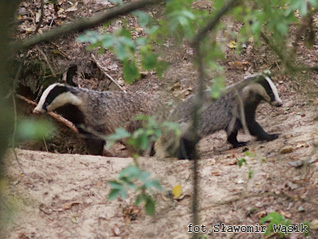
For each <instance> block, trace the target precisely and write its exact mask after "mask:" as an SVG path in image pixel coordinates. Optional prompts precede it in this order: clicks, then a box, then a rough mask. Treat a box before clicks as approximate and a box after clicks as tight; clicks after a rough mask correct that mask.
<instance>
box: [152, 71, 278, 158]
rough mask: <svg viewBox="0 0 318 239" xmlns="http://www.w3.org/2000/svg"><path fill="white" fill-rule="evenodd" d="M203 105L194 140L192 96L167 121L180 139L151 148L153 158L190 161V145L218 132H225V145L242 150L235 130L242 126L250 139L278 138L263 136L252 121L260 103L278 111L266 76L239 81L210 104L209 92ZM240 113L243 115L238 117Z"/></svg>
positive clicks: (168, 137)
mask: <svg viewBox="0 0 318 239" xmlns="http://www.w3.org/2000/svg"><path fill="white" fill-rule="evenodd" d="M204 99H205V100H204V103H203V105H202V107H201V109H200V112H199V122H198V138H196V134H194V133H193V132H191V128H190V127H191V115H192V114H191V112H192V108H193V105H194V100H195V96H190V97H189V98H188V99H186V100H185V101H184V102H183V103H181V105H179V106H178V107H177V108H176V109H175V110H174V111H173V112H172V114H171V116H170V119H169V121H173V122H176V123H178V124H179V125H180V128H181V136H180V139H176V136H174V137H173V136H172V135H171V134H169V133H167V134H164V135H163V136H162V137H161V138H160V139H159V140H158V141H157V142H156V144H155V150H156V155H157V156H158V157H159V158H165V157H178V158H179V159H185V158H187V159H191V158H192V157H193V151H194V145H195V144H196V143H197V142H198V141H199V140H200V139H201V138H203V137H205V136H207V135H210V134H213V133H214V132H217V131H219V130H225V131H226V133H227V141H228V142H229V143H230V144H232V145H233V147H239V146H243V145H245V144H246V143H245V142H238V141H237V133H238V130H239V129H241V128H243V125H244V122H245V123H246V126H247V128H248V130H249V132H250V134H251V135H253V136H256V137H257V139H258V140H266V141H270V140H274V139H276V138H277V137H278V134H267V133H266V132H265V131H264V130H263V128H262V127H261V126H260V125H259V124H258V123H257V122H256V120H255V112H256V108H257V106H258V105H259V103H260V102H261V101H266V102H267V103H269V104H271V105H273V106H276V107H280V106H282V104H283V103H282V100H281V99H280V98H279V95H278V91H277V88H276V87H275V85H274V83H273V81H272V80H271V79H270V77H269V76H268V75H266V74H255V75H252V76H249V77H247V78H245V79H244V80H243V81H241V82H239V83H237V84H235V85H232V86H230V87H228V88H226V90H225V93H224V94H222V95H221V96H220V98H219V99H217V100H213V99H212V98H211V95H210V93H209V92H206V93H205V96H204ZM242 113H243V114H242Z"/></svg>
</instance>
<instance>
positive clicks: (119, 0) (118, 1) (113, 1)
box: [109, 0, 124, 5]
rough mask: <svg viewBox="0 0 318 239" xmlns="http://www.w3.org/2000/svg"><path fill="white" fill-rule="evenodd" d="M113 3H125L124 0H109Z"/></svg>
mask: <svg viewBox="0 0 318 239" xmlns="http://www.w3.org/2000/svg"><path fill="white" fill-rule="evenodd" d="M109 1H110V2H111V3H113V4H119V5H122V4H124V2H123V1H122V0H109Z"/></svg>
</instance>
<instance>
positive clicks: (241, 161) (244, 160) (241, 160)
mask: <svg viewBox="0 0 318 239" xmlns="http://www.w3.org/2000/svg"><path fill="white" fill-rule="evenodd" d="M243 164H246V165H247V162H246V159H245V158H241V159H238V160H237V165H238V166H239V167H242V166H243Z"/></svg>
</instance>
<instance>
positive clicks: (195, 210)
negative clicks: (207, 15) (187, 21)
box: [190, 0, 238, 238]
mask: <svg viewBox="0 0 318 239" xmlns="http://www.w3.org/2000/svg"><path fill="white" fill-rule="evenodd" d="M236 2H238V0H230V1H228V2H227V3H225V5H224V6H223V7H222V8H221V9H220V11H219V12H218V13H217V14H216V15H215V16H214V17H213V18H212V19H210V21H209V22H208V23H207V25H206V26H205V27H203V28H202V29H201V30H200V31H199V33H198V34H197V35H196V36H195V37H194V39H193V40H192V42H191V43H192V47H193V49H194V51H195V55H196V59H197V61H198V72H199V77H198V86H199V90H198V93H197V95H196V99H195V102H194V106H193V109H192V125H191V128H190V132H192V134H191V135H192V139H191V140H192V143H193V144H194V147H193V148H194V152H192V153H191V157H192V158H191V159H193V160H194V162H193V198H192V214H193V216H192V220H193V224H194V225H199V162H198V160H199V156H198V154H197V151H196V144H197V142H198V139H199V135H198V128H199V120H200V119H199V117H200V115H199V114H200V113H199V112H200V109H201V106H202V102H203V97H204V80H205V71H204V62H203V56H202V52H201V51H202V50H201V41H202V40H203V39H204V38H205V37H206V35H207V33H208V32H209V31H212V30H213V29H214V28H215V27H216V25H217V24H218V23H219V21H220V19H221V17H222V16H223V15H225V14H226V13H227V12H228V11H229V10H230V9H231V8H232V7H233V6H234V4H235V3H236ZM193 238H198V235H194V237H193Z"/></svg>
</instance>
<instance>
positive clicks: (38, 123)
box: [16, 119, 54, 140]
mask: <svg viewBox="0 0 318 239" xmlns="http://www.w3.org/2000/svg"><path fill="white" fill-rule="evenodd" d="M53 130H54V126H53V125H52V123H50V122H49V121H45V120H34V119H33V120H32V119H28V120H22V121H19V122H18V125H17V135H16V137H17V139H18V140H37V139H43V138H48V137H50V136H52V134H53Z"/></svg>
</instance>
